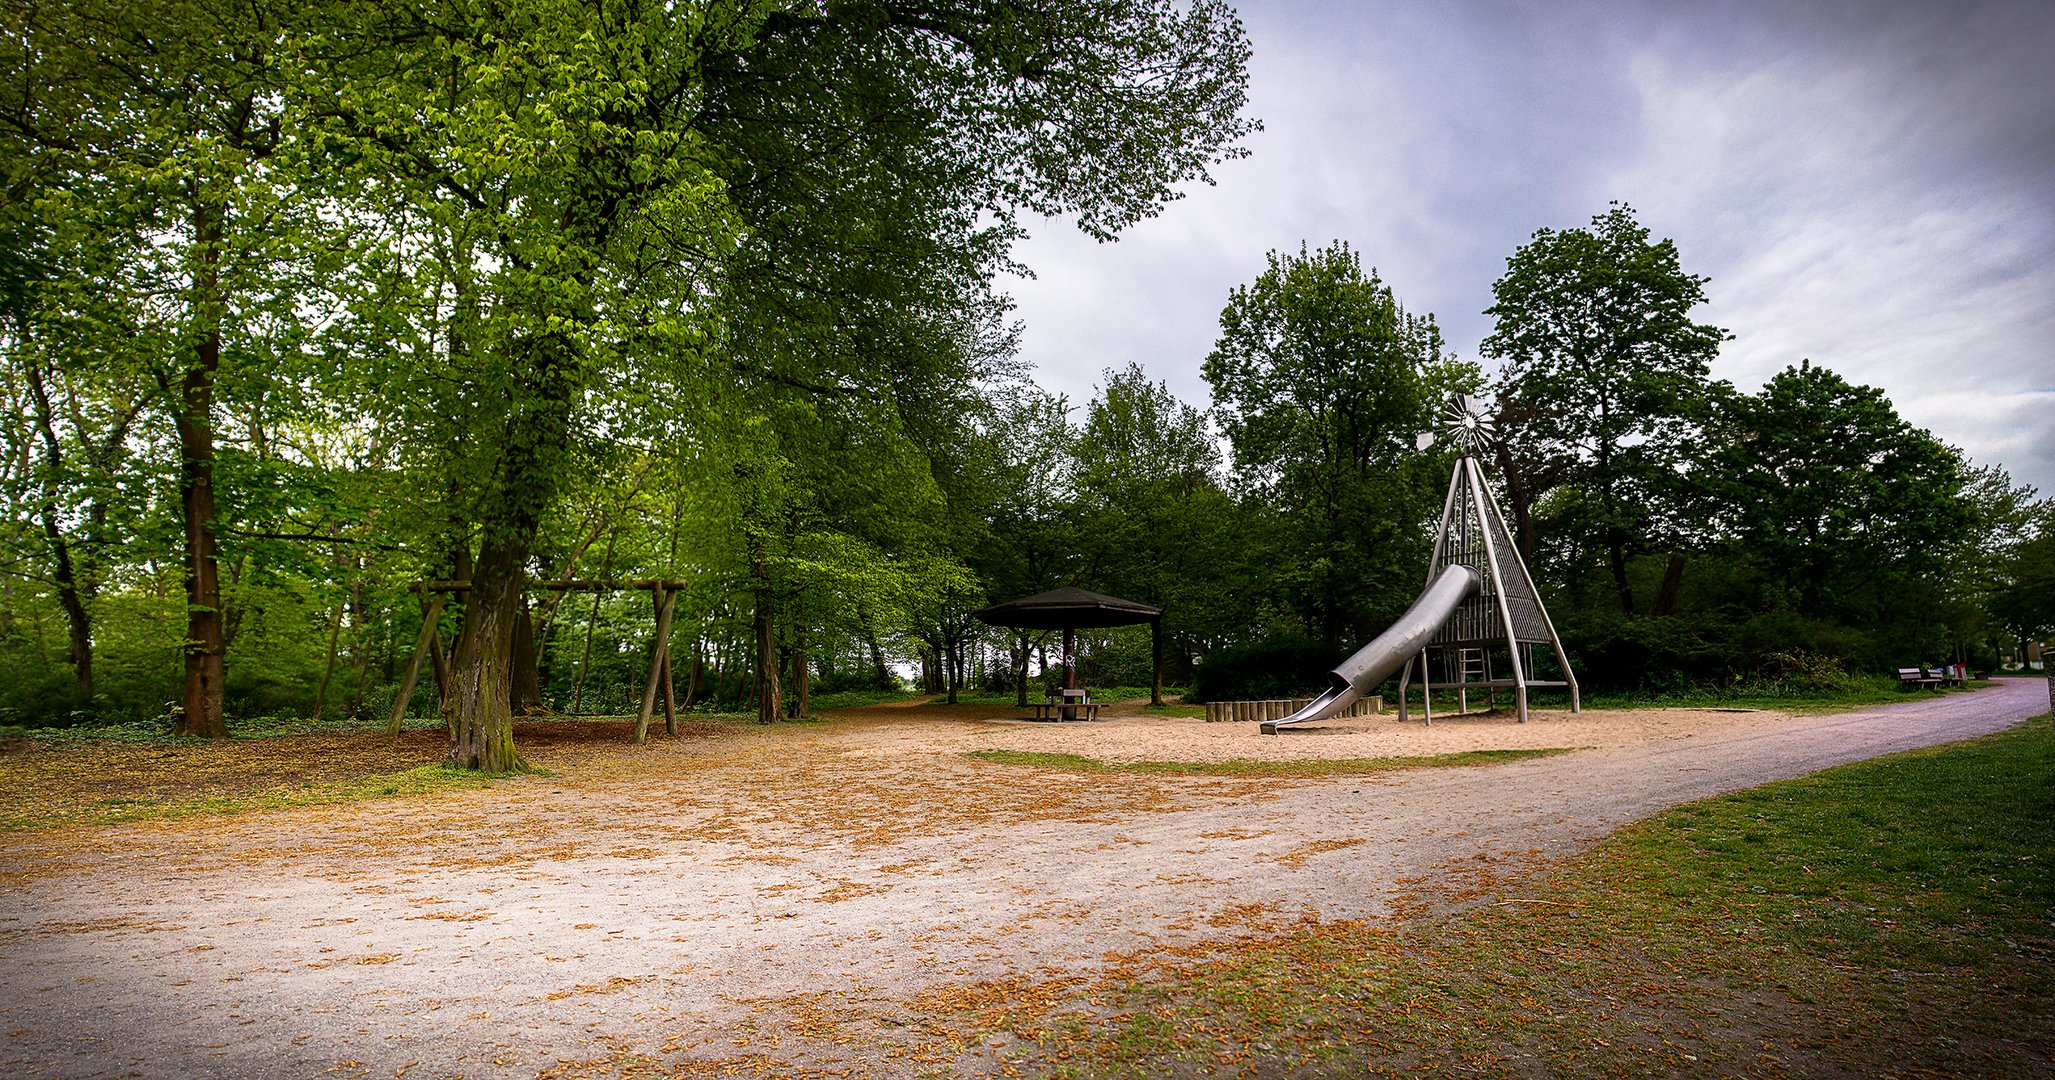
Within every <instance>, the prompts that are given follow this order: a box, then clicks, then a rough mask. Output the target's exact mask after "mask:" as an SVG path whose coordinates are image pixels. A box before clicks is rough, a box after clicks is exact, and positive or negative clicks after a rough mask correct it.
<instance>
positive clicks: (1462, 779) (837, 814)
mask: <svg viewBox="0 0 2055 1080" xmlns="http://www.w3.org/2000/svg"><path fill="white" fill-rule="evenodd" d="M2047 706H2048V699H2047V694H2046V690H2045V685H2044V684H2043V683H2042V682H2041V681H2039V680H2010V681H2006V682H2004V683H2002V684H2001V685H2000V686H1998V687H1996V688H1993V689H1988V690H1983V691H1980V692H1977V693H1975V694H1968V695H1960V694H1958V695H1948V696H1945V697H1922V698H1918V699H1915V700H1909V701H1906V702H1903V703H1897V704H1893V705H1890V706H1886V707H1882V708H1877V709H1871V710H1865V711H1862V712H1854V713H1843V714H1838V715H1830V716H1813V717H1787V716H1781V715H1776V714H1760V713H1757V714H1728V713H1717V712H1709V711H1708V712H1703V713H1690V714H1681V715H1679V714H1672V715H1671V717H1670V721H1668V722H1665V723H1664V724H1659V725H1653V726H1651V725H1650V724H1647V723H1643V724H1642V726H1641V727H1640V728H1637V729H1636V730H1638V731H1640V732H1641V734H1639V735H1637V736H1635V737H1634V738H1631V739H1624V740H1613V741H1614V742H1616V743H1617V744H1616V745H1606V744H1605V743H1606V742H1607V740H1595V741H1593V742H1570V743H1562V742H1558V743H1555V744H1554V745H1576V746H1586V745H1591V746H1594V747H1595V748H1593V749H1587V750H1581V751H1579V752H1577V753H1572V754H1566V755H1562V756H1557V757H1550V758H1543V759H1535V760H1529V761H1523V762H1516V763H1511V764H1504V765H1494V766H1488V767H1481V768H1456V769H1421V770H1413V771H1407V772H1398V773H1386V774H1380V775H1376V776H1353V777H1349V776H1344V777H1337V778H1329V779H1320V780H1282V781H1280V780H1242V779H1218V778H1175V777H1158V776H1146V775H1134V774H1118V775H1106V774H1079V773H1067V772H1061V771H1051V770H1046V769H1035V768H1023V767H1017V766H1006V765H994V764H987V763H983V762H979V761H974V760H970V759H967V758H965V757H963V756H962V755H961V753H960V752H959V751H961V750H962V749H966V748H975V747H980V746H1018V747H1027V746H1035V747H1041V748H1047V749H1063V750H1077V749H1078V748H1079V747H1080V746H1082V747H1087V749H1085V750H1084V751H1083V752H1091V750H1090V749H1089V747H1093V746H1098V747H1104V748H1107V749H1106V751H1105V752H1103V753H1100V754H1098V755H1097V756H1101V757H1108V758H1111V757H1123V756H1124V757H1130V758H1132V757H1136V756H1149V757H1156V758H1177V757H1179V756H1180V754H1179V751H1180V748H1185V749H1187V750H1189V751H1190V754H1189V755H1188V756H1190V757H1192V758H1194V759H1203V758H1206V757H1217V756H1219V755H1220V754H1221V753H1224V752H1225V751H1223V750H1221V747H1228V748H1242V749H1243V750H1244V752H1245V754H1246V756H1257V755H1258V754H1261V755H1265V756H1306V755H1308V754H1313V755H1314V756H1336V757H1346V756H1366V755H1364V753H1363V750H1362V747H1363V746H1365V745H1369V744H1371V743H1374V742H1375V741H1376V740H1377V739H1378V738H1379V736H1378V735H1377V732H1376V729H1375V726H1374V725H1372V726H1371V727H1370V728H1366V729H1364V730H1360V731H1353V732H1351V731H1342V732H1340V733H1329V734H1325V735H1323V734H1319V733H1314V732H1303V733H1293V734H1290V735H1287V736H1283V737H1279V738H1275V739H1270V740H1263V739H1262V738H1261V737H1260V736H1255V735H1254V734H1253V725H1238V726H1237V727H1239V728H1241V729H1242V730H1241V731H1240V732H1239V733H1231V732H1230V731H1228V730H1227V726H1226V725H1210V726H1209V725H1204V724H1197V723H1195V722H1187V721H1171V720H1161V719H1150V718H1140V717H1136V718H1134V719H1133V720H1132V721H1125V720H1123V721H1114V722H1111V723H1108V724H1106V725H1094V726H1091V727H1089V728H1088V727H1086V726H1083V725H1075V726H1070V727H1065V728H1055V727H1049V726H1037V725H1022V724H1015V723H1007V722H981V721H978V720H933V719H906V718H904V717H905V716H908V715H912V714H910V713H904V714H901V715H900V716H899V717H890V714H886V713H883V712H874V713H871V715H872V717H873V718H871V719H854V720H847V721H844V722H839V723H834V724H830V725H825V726H823V727H821V728H815V729H806V730H803V731H777V732H772V733H763V734H757V733H745V734H744V735H741V736H736V737H728V738H707V739H698V740H692V739H680V740H676V741H659V742H657V743H654V744H652V745H651V746H649V747H644V748H639V749H637V750H635V751H633V752H624V753H622V754H620V755H618V756H615V757H611V758H606V759H603V760H599V761H596V762H593V763H590V764H588V765H586V766H584V767H581V768H580V769H578V770H575V771H565V772H564V773H563V774H562V775H559V776H555V777H528V778H523V779H521V780H518V781H512V782H509V783H507V784H504V785H500V786H498V787H496V788H495V789H493V790H492V791H489V792H455V793H449V794H445V795H440V796H436V797H433V798H428V799H410V800H404V801H389V802H382V803H379V802H374V803H360V804H356V805H352V806H344V807H330V808H320V809H308V810H296V811H289V812H275V813H269V814H264V815H242V816H236V817H209V818H193V819H187V820H183V821H177V822H154V823H146V824H140V825H134V826H121V827H108V828H96V829H82V830H72V831H69V832H66V833H63V834H56V833H51V832H39V833H17V834H13V835H10V836H8V837H7V839H6V846H5V848H4V850H0V889H4V891H0V1075H7V1076H66V1077H97V1076H143V1077H203V1076H205V1077H213V1076H220V1077H274V1076H314V1075H322V1074H334V1075H345V1076H354V1075H361V1076H380V1077H395V1076H409V1077H443V1076H465V1077H503V1076H504V1077H515V1076H520V1077H532V1076H536V1075H538V1074H539V1073H543V1072H545V1071H548V1070H551V1069H552V1068H557V1067H559V1063H560V1062H578V1061H594V1060H595V1059H606V1060H607V1061H610V1062H612V1063H613V1064H620V1063H621V1062H628V1061H633V1060H635V1058H634V1056H633V1055H635V1054H638V1053H641V1054H648V1055H651V1056H652V1057H654V1058H656V1059H657V1060H660V1061H662V1062H665V1063H669V1064H676V1063H677V1062H678V1061H680V1060H683V1059H700V1060H708V1061H715V1060H718V1061H727V1062H730V1063H739V1064H738V1065H737V1067H738V1068H742V1067H744V1066H752V1065H753V1067H754V1068H756V1070H757V1071H758V1072H772V1073H774V1072H777V1071H780V1070H781V1069H782V1068H783V1066H782V1065H767V1064H765V1063H766V1062H768V1061H772V1060H773V1059H772V1058H770V1057H764V1056H756V1057H752V1056H751V1055H763V1054H773V1053H775V1052H776V1051H777V1050H778V1049H779V1047H780V1043H779V1041H778V1036H777V1032H776V1031H775V1030H770V1029H772V1028H774V1027H776V1026H777V1025H779V1024H791V1023H793V1022H794V1021H793V1017H795V1016H803V1015H804V1014H805V1013H806V1012H807V1010H808V1009H809V1008H812V1009H816V1010H818V1009H823V1008H830V1007H833V1006H838V1005H839V1006H847V1005H850V1004H852V1003H856V1004H861V1005H863V1006H864V1007H865V1009H866V1010H867V1011H868V1012H869V1014H870V1015H872V1016H873V1017H876V1016H881V1015H882V1016H885V1017H887V1018H888V1022H889V1017H890V1016H891V1014H892V1013H893V1011H894V1010H902V1011H908V1012H917V1011H918V1010H919V1008H920V1005H919V1002H918V1001H917V1000H916V999H917V998H918V997H919V996H920V995H923V994H936V993H944V992H949V991H952V990H960V989H961V988H963V987H966V986H974V985H975V984H978V983H980V982H981V981H986V980H991V981H997V982H1000V983H1002V984H1008V985H1013V984H1021V985H1024V984H1026V983H1027V982H1031V981H1033V980H1044V979H1050V978H1059V977H1066V976H1071V975H1076V974H1090V973H1093V972H1095V971H1100V970H1103V969H1104V967H1105V965H1107V964H1108V963H1117V962H1119V959H1120V955H1121V954H1122V953H1148V952H1151V951H1155V950H1161V949H1166V948H1175V947H1179V946H1185V945H1191V944H1195V943H1198V942H1203V941H1209V940H1220V939H1222V938H1225V937H1231V936H1233V935H1236V934H1241V933H1247V932H1251V931H1261V930H1265V929H1272V928H1279V927H1282V926H1285V925H1288V924H1289V923H1291V922H1293V921H1295V920H1297V919H1299V918H1301V917H1302V916H1307V915H1317V916H1319V917H1322V918H1330V919H1332V918H1379V917H1386V916H1390V915H1392V914H1393V913H1395V912H1401V911H1404V910H1407V909H1409V908H1410V907H1411V906H1412V905H1413V904H1415V903H1417V902H1420V900H1421V898H1422V896H1423V893H1424V894H1426V896H1427V898H1428V899H1431V898H1432V892H1433V888H1434V886H1435V885H1437V884H1440V883H1451V884H1454V883H1459V879H1463V878H1465V874H1464V873H1463V872H1459V871H1456V870H1452V869H1451V868H1464V870H1485V871H1487V872H1488V871H1489V870H1490V869H1491V868H1494V867H1496V868H1501V869H1502V868H1507V867H1510V866H1513V865H1516V864H1518V863H1521V862H1524V861H1529V860H1532V859H1535V858H1549V857H1555V856H1559V855H1563V854H1569V853H1573V852H1574V851H1576V850H1577V849H1578V848H1579V847H1580V846H1581V845H1584V844H1588V843H1589V842H1591V841H1593V840H1595V839H1597V838H1599V837H1602V836H1604V835H1605V834H1606V833H1608V832H1610V831H1611V830H1612V829H1614V828H1616V827H1618V826H1619V825H1621V824H1623V823H1626V822H1630V821H1634V820H1637V819H1639V818H1642V817H1646V816H1647V815H1649V814H1651V813H1653V812H1655V811H1658V810H1660V809H1662V808H1665V807H1669V806H1673V805H1676V804H1679V803H1682V802H1687V801H1690V800H1693V799H1697V798H1700V797H1703V796H1707V795H1712V794H1717V793H1720V792H1725V791H1731V790H1735V789H1738V788H1742V787H1748V786H1752V785H1755V784H1759V783H1763V782H1766V781H1769V780H1774V779H1779V778H1784V777H1791V776H1797V775H1802V774H1804V773H1807V772H1811V771H1814V770H1817V769H1821V768H1825V767H1827V766H1830V765H1835V764H1840V763H1843V762H1848V761H1854V760H1858V759H1862V758H1868V757H1873V756H1876V755H1879V754H1884V753H1890V752H1893V751H1897V750H1904V749H1909V748H1913V747H1918V746H1925V745H1931V744H1934V743H1940V742H1946V741H1951V740H1955V739H1962V738H1967V737H1970V736H1974V735H1980V734H1985V733H1988V732H1993V731H1997V730H2000V729H2002V728H2005V727H2007V726H2010V725H2012V724H2014V723H2017V722H2018V721H2020V720H2023V719H2025V718H2028V717H2031V716H2034V715H2037V714H2040V713H2043V712H2045V711H2046V710H2047ZM866 712H869V711H866ZM1614 715H1624V716H1626V717H1632V716H1633V715H1634V714H1614ZM879 717H888V718H879ZM1694 717H1695V719H1693V718H1694ZM1635 722H1636V721H1631V720H1625V719H1623V720H1621V721H1620V723H1621V724H1622V725H1625V724H1628V723H1635ZM1382 723H1383V724H1384V725H1385V726H1384V727H1383V729H1382V730H1383V731H1384V732H1385V733H1386V734H1385V735H1384V736H1383V738H1384V741H1385V742H1386V743H1389V744H1390V745H1392V746H1394V747H1398V749H1394V750H1390V751H1387V752H1412V750H1411V749H1410V748H1409V745H1410V744H1407V743H1406V739H1408V738H1411V737H1412V733H1411V732H1410V731H1400V730H1399V729H1398V726H1397V725H1396V724H1393V723H1392V722H1390V721H1389V720H1388V719H1387V720H1385V721H1382ZM1563 723H1564V724H1566V725H1567V724H1572V723H1576V724H1583V723H1586V721H1583V720H1577V721H1569V720H1564V721H1563ZM1414 727H1417V725H1414ZM1544 729H1548V725H1547V724H1546V723H1545V722H1544V723H1540V724H1530V725H1526V726H1525V727H1518V726H1508V725H1506V724H1505V723H1504V722H1503V720H1502V718H1489V717H1486V718H1475V719H1474V720H1469V719H1449V720H1438V721H1437V723H1436V728H1435V730H1436V732H1438V733H1439V734H1437V735H1434V736H1432V737H1433V738H1434V739H1436V740H1438V742H1437V745H1447V744H1449V740H1456V741H1457V742H1461V741H1463V740H1464V739H1468V740H1469V741H1470V742H1471V743H1472V744H1473V745H1490V744H1493V743H1494V742H1505V741H1507V740H1512V741H1514V742H1516V743H1517V742H1518V741H1520V740H1526V741H1527V744H1530V745H1531V744H1532V740H1533V739H1534V738H1535V737H1536V736H1535V734H1534V733H1535V732H1537V731H1542V730H1544ZM1421 730H1422V731H1424V729H1421ZM1552 730H1553V731H1555V732H1560V733H1575V732H1577V731H1585V730H1589V729H1588V728H1573V727H1569V726H1564V727H1558V728H1555V729H1552ZM1621 730H1625V728H1624V727H1622V728H1621ZM1465 732H1467V734H1464V733H1465ZM1422 737H1423V738H1424V737H1427V736H1424V735H1423V736H1422ZM1152 747H1153V751H1151V748H1152ZM1309 747H1318V748H1320V750H1319V751H1317V752H1316V751H1314V750H1309V749H1308V748H1309ZM1329 747H1332V748H1335V749H1336V750H1342V749H1346V752H1326V750H1327V748H1329ZM1419 879H1428V881H1427V883H1426V884H1425V885H1422V884H1421V883H1420V880H1419ZM1476 879H1477V876H1476V875H1475V874H1470V875H1468V880H1470V881H1472V882H1474V881H1475V880H1476ZM594 1070H595V1071H599V1072H600V1074H602V1075H612V1068H611V1065H610V1066H609V1067H608V1068H607V1069H606V1070H603V1071H602V1070H599V1066H598V1065H597V1064H595V1066H594ZM876 1070H882V1071H885V1072H888V1073H900V1074H903V1075H909V1076H912V1075H921V1066H919V1065H918V1064H917V1063H914V1062H911V1061H903V1062H898V1063H893V1062H890V1061H884V1062H882V1063H880V1061H875V1060H874V1061H871V1062H870V1063H869V1064H868V1065H867V1066H865V1071H866V1072H869V1071H876ZM944 1071H946V1070H944ZM560 1072H561V1073H562V1074H563V1075H588V1074H589V1073H587V1072H583V1071H579V1070H577V1069H560Z"/></svg>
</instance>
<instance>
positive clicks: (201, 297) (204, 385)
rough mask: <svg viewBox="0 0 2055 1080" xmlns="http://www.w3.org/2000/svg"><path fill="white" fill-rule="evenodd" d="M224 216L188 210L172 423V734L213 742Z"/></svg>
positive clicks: (219, 672)
mask: <svg viewBox="0 0 2055 1080" xmlns="http://www.w3.org/2000/svg"><path fill="white" fill-rule="evenodd" d="M222 218H223V211H222V209H221V208H220V207H219V206H216V205H214V204H212V203H210V202H207V201H205V200H204V199H202V200H201V201H200V202H199V205H198V206H197V207H195V209H194V211H193V236H194V239H195V241H196V245H197V247H198V249H199V265H198V266H197V267H196V268H195V270H194V273H193V283H192V289H191V293H190V294H189V296H188V299H187V303H188V307H189V309H190V311H191V318H192V320H193V324H192V332H193V355H192V358H191V359H190V360H189V361H188V362H187V364H186V369H185V376H184V378H183V379H182V380H181V382H180V386H179V392H180V407H179V409H178V411H177V413H176V415H175V417H174V419H173V426H174V427H175V428H176V429H177V431H178V450H179V453H178V466H179V478H178V491H179V508H180V512H181V515H182V517H183V519H184V525H185V547H186V566H185V571H186V575H185V576H186V640H185V669H186V670H185V687H184V691H183V693H182V694H181V695H180V712H179V717H178V725H177V730H178V733H179V734H181V735H197V736H201V737H203V738H210V739H220V738H225V737H227V735H228V722H227V720H226V718H225V717H224V716H223V713H222V700H223V699H222V681H223V678H224V675H225V673H226V668H227V663H226V658H227V653H228V642H227V639H226V637H225V636H224V634H223V629H222V619H221V577H220V568H219V566H218V565H217V562H216V554H217V547H216V543H215V534H214V526H215V510H214V376H215V373H216V372H217V371H219V370H220V369H221V335H222V329H221V324H222V319H223V312H222V302H221V246H222V241H223V238H224V229H225V225H224V222H223V220H222Z"/></svg>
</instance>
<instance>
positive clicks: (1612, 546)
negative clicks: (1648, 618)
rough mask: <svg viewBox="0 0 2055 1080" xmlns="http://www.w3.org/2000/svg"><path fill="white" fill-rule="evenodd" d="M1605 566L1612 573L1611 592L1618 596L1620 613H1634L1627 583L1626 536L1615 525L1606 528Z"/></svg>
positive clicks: (1629, 586) (1631, 592) (1632, 600)
mask: <svg viewBox="0 0 2055 1080" xmlns="http://www.w3.org/2000/svg"><path fill="white" fill-rule="evenodd" d="M1605 551H1606V566H1607V567H1608V568H1609V569H1611V570H1612V573H1613V592H1614V594H1615V595H1617V596H1618V597H1619V598H1620V614H1622V615H1632V614H1634V589H1633V587H1632V586H1631V585H1629V584H1627V537H1626V534H1625V533H1624V532H1622V531H1621V530H1620V529H1619V528H1617V527H1608V528H1607V529H1606V545H1605Z"/></svg>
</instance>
